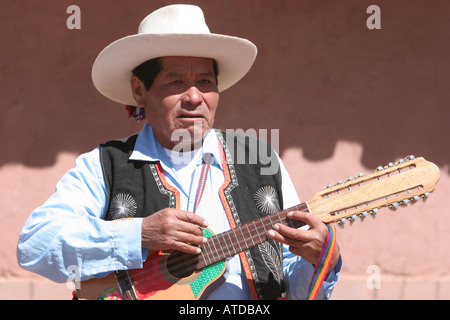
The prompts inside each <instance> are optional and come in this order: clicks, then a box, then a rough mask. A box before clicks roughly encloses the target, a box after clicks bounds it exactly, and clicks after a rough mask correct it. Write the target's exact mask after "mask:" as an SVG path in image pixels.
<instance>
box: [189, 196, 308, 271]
mask: <svg viewBox="0 0 450 320" xmlns="http://www.w3.org/2000/svg"><path fill="white" fill-rule="evenodd" d="M306 210H308V208H307V205H306V203H303V204H300V205H298V206H294V207H292V208H289V209H286V210H282V211H279V212H277V213H274V214H271V215H267V216H265V217H263V218H260V219H257V220H255V221H251V222H248V223H246V224H243V225H241V226H239V227H236V228H233V229H231V230H228V231H226V232H223V233H219V234H217V235H215V236H213V237H211V238H208V241H207V242H206V244H205V245H204V246H202V253H201V254H200V256H199V260H198V265H197V268H198V269H201V268H204V267H206V266H208V265H211V264H213V263H215V262H218V261H221V260H224V259H226V258H228V257H232V256H234V255H236V254H237V253H239V252H242V251H245V250H248V249H250V248H253V247H255V246H257V245H260V244H262V243H264V242H266V241H267V240H268V236H267V232H268V231H269V230H271V229H273V225H274V224H276V223H280V224H283V225H287V226H290V227H293V228H299V227H302V226H304V225H305V223H304V222H302V221H297V220H291V219H289V218H288V217H287V214H288V213H289V212H290V211H306Z"/></svg>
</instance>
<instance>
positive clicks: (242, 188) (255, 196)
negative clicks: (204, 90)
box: [100, 131, 284, 299]
mask: <svg viewBox="0 0 450 320" xmlns="http://www.w3.org/2000/svg"><path fill="white" fill-rule="evenodd" d="M216 134H217V137H218V138H219V141H220V144H221V146H222V148H223V160H224V161H223V162H222V163H223V167H224V168H225V169H224V171H225V172H224V173H225V176H226V179H225V180H226V181H225V183H226V186H224V188H222V189H221V190H220V191H219V192H220V196H221V199H222V202H223V204H224V207H225V211H226V213H227V216H228V220H229V221H230V224H231V225H232V226H233V225H235V226H240V225H241V224H244V223H246V222H251V221H253V220H256V219H258V218H261V217H263V216H265V215H267V214H271V213H275V212H277V211H279V210H280V209H282V208H283V203H282V192H281V173H280V170H279V163H278V160H277V158H276V155H275V153H274V151H273V150H272V149H271V147H270V146H269V145H268V144H267V143H265V142H263V141H261V140H257V139H255V138H251V137H249V136H244V135H241V134H236V133H228V132H227V133H225V132H222V131H216ZM136 139H137V134H136V135H133V136H131V137H129V138H127V139H124V140H114V141H110V142H107V143H105V144H102V145H101V146H100V155H101V162H102V168H103V173H104V177H105V181H106V186H107V189H108V198H109V203H108V210H107V213H106V217H105V219H106V220H114V219H119V218H126V217H146V216H148V215H150V214H153V213H155V212H157V211H159V210H161V209H164V208H167V207H172V208H176V207H177V204H178V203H179V199H177V197H178V192H177V190H176V189H175V188H174V187H172V186H171V185H169V184H168V183H167V182H166V180H165V177H164V174H163V172H162V169H161V166H160V164H159V163H158V162H147V161H134V160H130V159H129V157H130V155H131V153H132V152H133V149H134V145H135V143H136ZM225 160H226V161H225ZM274 168H275V169H276V170H273V169H274ZM264 170H266V171H264ZM267 199H269V200H271V201H267ZM240 257H241V261H242V264H243V267H244V271H245V273H246V275H247V278H250V279H252V280H250V281H249V284H250V289H251V291H252V294H253V296H254V298H258V299H276V298H279V297H280V296H281V294H282V293H283V292H284V283H283V254H282V246H281V244H279V243H277V242H274V241H272V240H269V241H268V242H266V243H264V244H261V245H259V246H256V247H253V248H251V249H249V250H247V251H245V252H243V253H241V254H240Z"/></svg>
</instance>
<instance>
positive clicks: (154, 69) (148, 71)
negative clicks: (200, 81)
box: [131, 58, 219, 91]
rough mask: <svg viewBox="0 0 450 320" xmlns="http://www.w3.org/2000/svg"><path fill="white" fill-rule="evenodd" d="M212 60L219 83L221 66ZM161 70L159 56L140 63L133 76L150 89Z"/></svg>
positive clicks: (146, 88)
mask: <svg viewBox="0 0 450 320" xmlns="http://www.w3.org/2000/svg"><path fill="white" fill-rule="evenodd" d="M212 61H213V69H214V74H215V77H216V83H217V84H218V82H217V77H218V76H219V68H218V67H217V62H216V60H214V59H212ZM161 70H162V64H161V60H160V59H159V58H154V59H151V60H147V61H145V62H144V63H142V64H140V65H138V66H137V67H136V68H134V69H133V71H132V72H131V73H132V74H133V76H136V77H137V78H138V79H139V80H141V81H142V82H143V83H144V86H145V90H147V91H148V90H150V88H151V87H152V84H153V81H155V78H156V76H157V75H158V73H159V72H160V71H161Z"/></svg>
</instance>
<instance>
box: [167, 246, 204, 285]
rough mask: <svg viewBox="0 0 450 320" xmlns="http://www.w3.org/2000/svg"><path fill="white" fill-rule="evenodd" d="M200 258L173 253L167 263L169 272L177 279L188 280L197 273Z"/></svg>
mask: <svg viewBox="0 0 450 320" xmlns="http://www.w3.org/2000/svg"><path fill="white" fill-rule="evenodd" d="M197 264H198V256H196V255H192V254H189V253H185V252H181V251H173V252H172V253H171V254H170V255H169V256H168V257H167V261H166V268H167V271H168V272H169V273H170V274H171V275H172V276H173V277H175V278H179V279H181V278H186V277H189V276H190V275H192V274H193V273H194V272H195V268H196V266H197Z"/></svg>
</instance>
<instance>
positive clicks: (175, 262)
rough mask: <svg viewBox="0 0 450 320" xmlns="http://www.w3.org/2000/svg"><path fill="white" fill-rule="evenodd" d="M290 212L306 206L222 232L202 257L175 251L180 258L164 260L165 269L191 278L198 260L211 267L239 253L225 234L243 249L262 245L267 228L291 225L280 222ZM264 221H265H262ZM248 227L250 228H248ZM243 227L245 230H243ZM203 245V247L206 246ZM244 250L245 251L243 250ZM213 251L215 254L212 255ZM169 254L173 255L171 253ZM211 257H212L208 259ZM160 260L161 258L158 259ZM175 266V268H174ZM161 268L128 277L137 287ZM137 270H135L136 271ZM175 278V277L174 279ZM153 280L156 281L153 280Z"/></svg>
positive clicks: (211, 242)
mask: <svg viewBox="0 0 450 320" xmlns="http://www.w3.org/2000/svg"><path fill="white" fill-rule="evenodd" d="M292 210H301V211H305V210H307V208H306V206H303V208H299V206H295V207H293V208H290V209H287V210H282V211H280V212H278V213H277V214H273V215H269V216H266V217H263V218H261V219H258V220H255V221H252V222H249V223H246V224H245V225H242V226H240V227H238V228H234V229H231V230H229V231H227V232H224V233H221V234H218V235H216V236H215V237H213V238H210V239H211V241H210V242H207V243H206V245H208V247H209V250H208V248H204V250H206V251H205V252H206V253H203V256H201V255H200V256H198V255H192V256H191V255H189V254H184V253H182V252H179V251H177V252H179V253H180V254H179V255H180V257H178V258H177V257H175V258H173V259H171V260H169V259H167V260H166V269H167V270H168V271H170V272H169V273H173V274H177V273H179V272H181V271H182V270H185V269H186V268H187V269H189V271H191V274H189V275H188V276H186V277H189V276H191V275H192V274H193V273H194V272H195V268H192V267H194V266H196V265H197V262H198V261H199V258H203V261H205V262H206V261H207V260H209V261H211V260H212V261H213V262H210V263H206V266H208V265H211V264H214V263H216V262H218V261H221V260H223V259H225V258H227V257H228V256H233V255H235V254H236V253H238V252H240V251H237V250H233V249H235V248H236V246H234V247H231V249H230V246H229V245H230V244H228V243H227V241H225V236H226V234H228V235H229V233H234V234H235V237H236V240H237V242H239V243H242V244H243V246H244V247H245V248H250V247H252V246H256V245H258V244H260V243H263V242H265V241H267V237H266V236H267V228H269V227H270V228H271V227H273V225H274V224H275V223H283V224H288V223H290V224H291V225H292V221H290V220H286V221H287V222H288V223H285V221H282V220H281V219H284V218H285V215H286V214H287V213H288V212H289V211H292ZM275 216H276V217H277V220H276V221H275V222H273V221H272V220H273V219H272V217H275ZM264 220H265V221H264ZM257 222H261V226H260V227H259V228H258V226H257V225H256V223H257ZM249 225H250V226H249ZM244 227H245V228H244ZM238 229H240V231H242V232H243V237H244V238H243V239H239V238H237V235H236V232H237V231H238ZM245 229H247V230H248V232H244V231H245ZM262 230H264V231H262ZM253 231H256V233H255V234H253V235H252V232H253ZM262 235H264V238H261V236H262ZM245 236H248V237H250V238H255V241H256V244H255V241H254V240H253V239H252V240H251V241H252V243H251V244H249V241H248V240H246V239H245ZM214 241H216V242H217V246H219V247H224V244H225V248H227V252H228V254H223V255H221V254H220V253H219V252H218V251H217V249H212V248H211V244H212V245H215V244H214V243H213V242H214ZM206 245H205V246H206ZM244 250H245V249H244ZM208 251H209V253H208ZM214 251H215V253H214ZM241 251H243V250H241ZM171 254H174V253H171ZM211 255H212V257H210V256H211ZM186 256H188V257H192V258H190V259H186ZM216 256H217V258H216ZM160 259H161V258H160ZM174 266H175V267H174ZM160 268H161V267H160V265H159V263H158V264H157V265H152V266H149V267H147V268H144V269H141V270H140V271H139V272H133V274H130V277H131V278H132V280H133V283H134V284H136V285H138V284H139V283H141V282H142V281H146V279H147V278H148V277H152V276H154V274H153V273H154V272H155V271H157V270H158V269H160ZM136 270H137V269H136ZM146 273H150V274H149V275H148V276H147V277H142V275H144V274H146ZM137 278H139V279H137ZM175 278H176V277H175ZM154 280H156V279H154ZM160 280H161V281H162V282H165V283H166V282H167V280H165V279H160ZM161 281H160V282H161ZM153 283H154V281H153Z"/></svg>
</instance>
